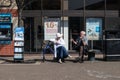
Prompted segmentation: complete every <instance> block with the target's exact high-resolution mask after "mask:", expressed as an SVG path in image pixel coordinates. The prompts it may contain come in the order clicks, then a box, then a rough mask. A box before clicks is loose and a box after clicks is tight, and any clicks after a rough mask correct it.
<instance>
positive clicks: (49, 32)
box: [44, 18, 60, 40]
mask: <svg viewBox="0 0 120 80" xmlns="http://www.w3.org/2000/svg"><path fill="white" fill-rule="evenodd" d="M59 26H60V19H59V18H47V19H44V40H50V39H53V38H55V35H56V33H57V32H58V28H59Z"/></svg>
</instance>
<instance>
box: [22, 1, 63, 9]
mask: <svg viewBox="0 0 120 80" xmlns="http://www.w3.org/2000/svg"><path fill="white" fill-rule="evenodd" d="M41 2H42V4H41ZM27 3H28V1H27V2H26V4H27ZM41 5H42V9H43V10H60V9H61V0H36V1H33V2H32V3H31V4H29V5H27V6H26V7H25V8H24V9H27V10H41Z"/></svg>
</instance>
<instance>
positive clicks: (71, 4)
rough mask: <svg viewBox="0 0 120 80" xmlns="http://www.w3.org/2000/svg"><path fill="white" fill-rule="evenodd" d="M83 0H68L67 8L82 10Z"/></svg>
mask: <svg viewBox="0 0 120 80" xmlns="http://www.w3.org/2000/svg"><path fill="white" fill-rule="evenodd" d="M83 7H84V0H68V8H69V10H83Z"/></svg>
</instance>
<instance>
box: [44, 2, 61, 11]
mask: <svg viewBox="0 0 120 80" xmlns="http://www.w3.org/2000/svg"><path fill="white" fill-rule="evenodd" d="M43 9H44V10H60V9H61V0H43Z"/></svg>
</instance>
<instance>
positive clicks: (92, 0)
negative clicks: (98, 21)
mask: <svg viewBox="0 0 120 80" xmlns="http://www.w3.org/2000/svg"><path fill="white" fill-rule="evenodd" d="M85 9H86V10H104V9H105V0H85Z"/></svg>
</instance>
